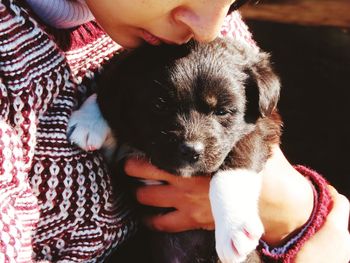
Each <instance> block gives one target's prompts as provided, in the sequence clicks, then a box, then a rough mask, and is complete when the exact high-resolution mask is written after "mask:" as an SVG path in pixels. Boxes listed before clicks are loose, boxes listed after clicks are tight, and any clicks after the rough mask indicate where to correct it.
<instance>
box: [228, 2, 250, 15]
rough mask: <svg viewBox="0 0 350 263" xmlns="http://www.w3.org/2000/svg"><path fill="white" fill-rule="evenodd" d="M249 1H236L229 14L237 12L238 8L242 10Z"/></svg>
mask: <svg viewBox="0 0 350 263" xmlns="http://www.w3.org/2000/svg"><path fill="white" fill-rule="evenodd" d="M248 1H249V0H236V1H235V2H234V3H233V4H232V5H231V7H230V10H229V11H228V12H229V13H231V12H232V11H235V10H237V9H238V8H240V7H241V6H242V5H244V4H245V3H247V2H248Z"/></svg>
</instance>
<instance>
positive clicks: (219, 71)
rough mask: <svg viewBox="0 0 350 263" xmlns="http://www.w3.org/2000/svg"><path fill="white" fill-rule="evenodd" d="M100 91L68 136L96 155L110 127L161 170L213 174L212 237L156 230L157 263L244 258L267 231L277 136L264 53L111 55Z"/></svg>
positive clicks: (209, 47)
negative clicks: (267, 181) (262, 198)
mask: <svg viewBox="0 0 350 263" xmlns="http://www.w3.org/2000/svg"><path fill="white" fill-rule="evenodd" d="M98 87H99V90H98V95H97V98H96V96H92V97H91V98H89V99H88V101H87V102H86V103H85V104H84V105H83V106H82V108H81V109H80V110H79V111H77V112H75V113H73V116H72V118H71V120H70V123H69V132H68V133H69V137H70V140H72V141H73V142H75V143H77V144H78V145H79V146H80V147H82V148H83V149H86V150H91V149H96V148H99V147H100V146H101V145H102V144H103V142H104V140H105V138H106V137H107V134H108V132H109V127H110V129H111V130H112V132H113V134H114V136H115V137H116V138H117V139H118V144H119V145H128V146H129V147H131V148H132V149H135V150H136V151H137V152H138V153H140V152H141V153H142V154H143V155H144V156H145V157H146V158H148V159H149V161H150V162H151V163H152V164H154V165H156V166H158V167H159V168H161V169H164V170H166V171H168V172H170V173H173V174H176V175H179V176H183V177H191V176H211V182H210V192H209V197H210V203H211V208H212V213H213V216H214V221H215V234H214V233H213V232H207V231H201V230H198V231H188V232H184V233H179V234H162V233H160V234H159V233H158V234H155V236H157V237H156V240H155V241H153V244H154V245H156V244H158V245H160V246H159V247H158V248H157V249H156V251H157V252H156V253H155V254H156V256H155V258H154V260H153V262H162V263H168V262H181V263H185V262H186V263H187V262H188V263H193V262H216V260H217V259H216V254H215V250H216V252H217V255H218V257H219V259H220V261H221V262H223V263H232V262H243V261H245V260H246V259H247V256H248V255H249V254H250V253H251V252H252V251H253V250H254V249H255V248H256V247H257V245H258V243H259V239H260V237H261V235H262V234H263V231H264V229H263V225H262V223H261V220H260V218H259V214H258V199H259V193H260V188H261V177H260V175H259V174H258V173H259V171H261V170H262V169H263V167H264V164H265V162H266V160H267V159H268V158H269V156H270V154H271V146H272V145H273V144H278V143H279V139H280V134H281V131H280V128H281V121H280V117H279V115H278V113H277V109H276V105H277V102H278V98H279V92H280V84H279V79H278V77H277V76H276V75H275V74H274V72H273V70H272V69H271V66H270V62H269V56H268V54H266V53H263V52H261V51H259V50H258V49H257V48H254V47H251V46H248V45H245V44H243V43H239V42H237V41H234V40H232V39H227V38H225V39H223V38H218V39H216V40H215V41H213V42H211V43H207V44H202V43H196V42H190V43H188V44H186V45H182V46H170V45H161V46H158V47H154V46H144V47H142V48H139V49H137V50H134V51H131V52H126V53H125V54H124V55H123V56H122V57H115V58H114V59H112V60H111V62H110V63H109V64H108V66H107V67H106V69H105V71H104V73H103V74H102V76H101V78H100V80H99V83H98ZM96 103H97V104H96ZM99 109H100V111H99ZM86 114H87V115H90V116H89V117H88V118H87V119H84V116H87V115H86ZM101 114H102V116H103V118H101ZM92 126H95V127H92ZM86 138H88V139H87V140H86ZM136 151H135V152H136ZM214 235H215V242H214ZM153 240H154V239H153ZM214 246H215V249H214ZM253 261H254V260H253ZM253 261H252V259H251V261H250V262H253Z"/></svg>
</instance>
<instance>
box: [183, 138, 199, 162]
mask: <svg viewBox="0 0 350 263" xmlns="http://www.w3.org/2000/svg"><path fill="white" fill-rule="evenodd" d="M203 153H204V144H203V143H201V142H183V143H180V145H179V155H180V158H181V160H182V161H184V162H186V163H189V164H194V163H196V162H197V161H198V160H199V159H200V157H201V156H202V155H203Z"/></svg>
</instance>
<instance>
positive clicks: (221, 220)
mask: <svg viewBox="0 0 350 263" xmlns="http://www.w3.org/2000/svg"><path fill="white" fill-rule="evenodd" d="M260 188H261V177H260V175H258V174H256V173H255V172H252V171H248V170H243V169H239V170H238V169H237V170H229V171H220V172H218V173H217V174H216V175H215V176H214V177H213V179H212V180H211V182H210V192H209V196H210V203H211V207H212V212H213V216H214V220H215V239H216V250H217V253H218V256H219V258H220V260H221V262H222V263H239V262H243V261H244V260H245V259H246V257H247V256H248V255H249V254H250V253H251V252H252V251H253V250H254V249H255V248H256V247H257V245H258V243H259V239H260V237H261V235H262V234H263V232H264V228H263V225H262V222H261V220H260V218H259V214H258V199H259V194H260Z"/></svg>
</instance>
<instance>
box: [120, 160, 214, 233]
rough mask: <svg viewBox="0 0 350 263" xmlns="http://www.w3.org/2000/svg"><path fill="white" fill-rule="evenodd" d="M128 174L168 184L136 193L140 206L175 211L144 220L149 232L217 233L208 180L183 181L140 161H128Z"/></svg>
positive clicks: (194, 178) (204, 178) (199, 178)
mask: <svg viewBox="0 0 350 263" xmlns="http://www.w3.org/2000/svg"><path fill="white" fill-rule="evenodd" d="M125 172H126V174H128V175H129V176H133V177H138V178H143V179H147V180H159V181H165V182H166V183H167V184H166V185H151V186H144V187H139V188H138V189H137V190H136V198H137V200H138V202H139V203H140V204H144V205H150V206H156V207H173V208H175V209H176V210H175V211H173V212H170V213H167V214H165V215H156V216H152V217H148V218H145V219H144V222H145V224H146V225H147V226H149V227H150V228H153V229H155V230H159V231H166V232H180V231H185V230H191V229H207V230H209V229H211V230H212V229H214V219H213V216H212V213H211V208H210V203H209V195H208V193H209V182H210V177H209V176H208V177H203V176H201V177H191V178H182V177H179V176H175V175H172V174H169V173H167V172H165V171H162V170H160V169H158V168H156V167H154V166H152V165H151V164H149V163H148V162H146V161H144V160H138V159H129V160H127V161H126V164H125Z"/></svg>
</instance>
